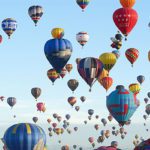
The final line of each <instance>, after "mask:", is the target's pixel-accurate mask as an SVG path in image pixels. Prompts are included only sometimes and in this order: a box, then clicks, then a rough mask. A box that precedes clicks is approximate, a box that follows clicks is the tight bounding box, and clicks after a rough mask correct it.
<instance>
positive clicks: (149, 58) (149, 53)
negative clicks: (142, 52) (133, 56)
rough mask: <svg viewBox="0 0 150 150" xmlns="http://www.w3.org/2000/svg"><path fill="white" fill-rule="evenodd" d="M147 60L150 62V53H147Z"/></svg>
mask: <svg viewBox="0 0 150 150" xmlns="http://www.w3.org/2000/svg"><path fill="white" fill-rule="evenodd" d="M148 60H149V61H150V51H148Z"/></svg>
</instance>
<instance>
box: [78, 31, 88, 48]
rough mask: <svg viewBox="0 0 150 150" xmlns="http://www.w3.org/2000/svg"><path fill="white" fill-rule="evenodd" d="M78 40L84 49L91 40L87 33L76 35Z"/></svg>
mask: <svg viewBox="0 0 150 150" xmlns="http://www.w3.org/2000/svg"><path fill="white" fill-rule="evenodd" d="M76 40H77V41H78V42H79V43H80V45H81V46H82V47H83V46H84V45H85V44H86V43H87V42H88V40H89V35H88V33H87V32H79V33H78V34H77V35H76Z"/></svg>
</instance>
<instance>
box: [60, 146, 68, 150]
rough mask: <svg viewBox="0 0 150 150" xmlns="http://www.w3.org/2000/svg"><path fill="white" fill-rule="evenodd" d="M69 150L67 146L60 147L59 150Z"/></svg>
mask: <svg viewBox="0 0 150 150" xmlns="http://www.w3.org/2000/svg"><path fill="white" fill-rule="evenodd" d="M69 149H70V148H69V145H65V146H62V147H61V150H69Z"/></svg>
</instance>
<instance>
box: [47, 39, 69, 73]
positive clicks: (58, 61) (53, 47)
mask: <svg viewBox="0 0 150 150" xmlns="http://www.w3.org/2000/svg"><path fill="white" fill-rule="evenodd" d="M44 52H45V56H46V58H47V59H48V61H49V63H50V64H51V65H52V66H53V68H54V69H55V70H56V72H57V73H60V72H61V70H62V69H63V68H64V67H65V65H66V64H67V62H68V60H69V59H70V57H71V53H72V44H71V42H70V41H68V40H66V39H51V40H48V41H47V42H46V44H45V47H44Z"/></svg>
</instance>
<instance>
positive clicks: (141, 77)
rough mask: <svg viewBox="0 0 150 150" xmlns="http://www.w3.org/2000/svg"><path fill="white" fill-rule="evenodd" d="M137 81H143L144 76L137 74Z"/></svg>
mask: <svg viewBox="0 0 150 150" xmlns="http://www.w3.org/2000/svg"><path fill="white" fill-rule="evenodd" d="M137 81H138V82H139V83H140V84H142V83H143V82H144V81H145V77H144V76H143V75H139V76H137Z"/></svg>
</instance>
